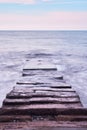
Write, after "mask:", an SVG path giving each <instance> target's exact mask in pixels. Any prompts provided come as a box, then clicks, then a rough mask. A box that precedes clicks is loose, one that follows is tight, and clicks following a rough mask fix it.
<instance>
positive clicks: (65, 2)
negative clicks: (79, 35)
mask: <svg viewBox="0 0 87 130" xmlns="http://www.w3.org/2000/svg"><path fill="white" fill-rule="evenodd" d="M0 30H87V0H0Z"/></svg>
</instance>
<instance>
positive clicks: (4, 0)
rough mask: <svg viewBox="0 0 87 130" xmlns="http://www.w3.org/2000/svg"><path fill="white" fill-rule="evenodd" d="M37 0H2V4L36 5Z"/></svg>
mask: <svg viewBox="0 0 87 130" xmlns="http://www.w3.org/2000/svg"><path fill="white" fill-rule="evenodd" d="M35 1H36V0H0V3H18V4H34V3H35Z"/></svg>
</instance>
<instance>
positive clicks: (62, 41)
mask: <svg viewBox="0 0 87 130" xmlns="http://www.w3.org/2000/svg"><path fill="white" fill-rule="evenodd" d="M40 53H47V54H52V55H53V63H54V64H55V65H56V67H57V69H58V71H59V72H60V73H62V74H63V76H64V78H65V80H66V81H67V82H68V83H69V84H71V85H72V87H73V89H75V90H76V92H77V93H78V94H79V96H80V98H81V101H82V103H83V105H84V107H87V100H86V98H87V31H0V106H1V105H2V101H3V100H4V98H5V97H6V94H7V93H8V92H10V91H11V90H12V88H13V87H14V86H15V84H16V82H17V81H18V79H19V78H20V76H21V74H22V69H23V66H24V64H25V63H26V60H27V59H28V58H29V56H31V57H32V56H33V55H34V54H40Z"/></svg>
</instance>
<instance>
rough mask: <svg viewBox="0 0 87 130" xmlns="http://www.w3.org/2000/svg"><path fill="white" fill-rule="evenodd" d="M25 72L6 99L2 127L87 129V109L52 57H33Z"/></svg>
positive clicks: (10, 129)
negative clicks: (53, 62)
mask: <svg viewBox="0 0 87 130" xmlns="http://www.w3.org/2000/svg"><path fill="white" fill-rule="evenodd" d="M22 74H23V77H21V78H20V80H19V81H18V82H17V84H16V86H14V88H13V90H12V91H11V92H9V93H8V94H7V96H6V99H5V100H4V101H3V107H2V108H1V109H0V130H63V128H64V130H67V129H68V128H69V127H70V128H73V129H72V130H77V128H79V130H86V129H87V109H86V108H83V106H82V103H81V101H80V98H79V96H78V95H77V93H76V92H75V91H74V90H73V89H72V87H71V85H68V84H67V83H66V82H65V81H64V79H63V76H62V75H58V71H57V68H56V66H55V65H54V64H52V62H51V60H48V58H44V59H42V58H41V57H39V58H32V59H31V60H29V61H28V63H27V64H26V65H25V67H24V69H23V73H22ZM7 122H8V123H7ZM67 127H68V128H67ZM75 127H76V129H74V128H75ZM81 128H82V129H81ZM85 128H86V129H85ZM70 130H71V129H70Z"/></svg>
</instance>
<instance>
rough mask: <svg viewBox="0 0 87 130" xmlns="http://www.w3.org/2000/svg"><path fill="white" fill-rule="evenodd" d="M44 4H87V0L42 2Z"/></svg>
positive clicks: (51, 0)
mask: <svg viewBox="0 0 87 130" xmlns="http://www.w3.org/2000/svg"><path fill="white" fill-rule="evenodd" d="M42 1H43V2H47V3H52V4H53V3H54V4H76V3H78V4H80V3H86V4H87V1H86V0H83V1H81V0H71V1H70V0H42Z"/></svg>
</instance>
